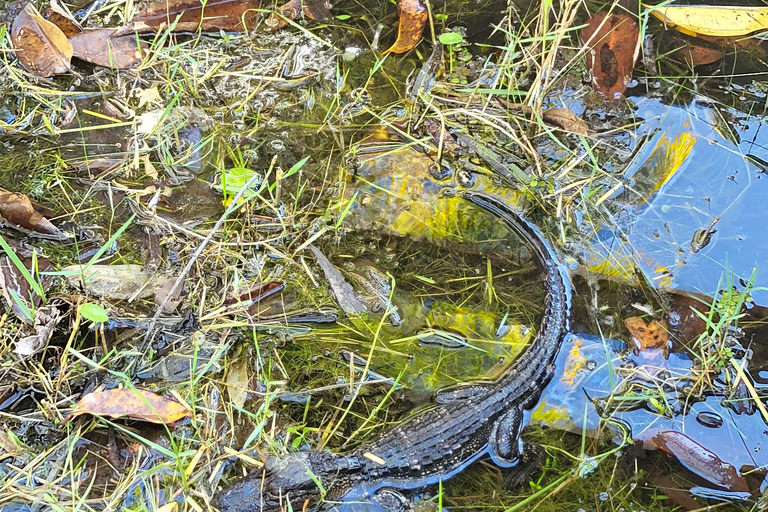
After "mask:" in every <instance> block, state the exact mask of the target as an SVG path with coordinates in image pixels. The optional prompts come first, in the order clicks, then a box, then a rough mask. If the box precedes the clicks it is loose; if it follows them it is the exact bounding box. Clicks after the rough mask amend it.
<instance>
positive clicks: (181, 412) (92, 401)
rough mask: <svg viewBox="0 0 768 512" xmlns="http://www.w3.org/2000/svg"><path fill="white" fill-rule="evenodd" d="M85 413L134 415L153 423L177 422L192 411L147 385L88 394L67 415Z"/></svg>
mask: <svg viewBox="0 0 768 512" xmlns="http://www.w3.org/2000/svg"><path fill="white" fill-rule="evenodd" d="M82 414H92V415H94V416H101V417H106V418H123V417H127V418H132V419H136V420H142V421H149V422H150V423H173V422H174V421H177V420H180V419H182V418H186V417H187V416H189V414H190V411H189V410H188V409H187V408H186V407H184V406H183V405H181V404H180V403H178V402H174V401H172V400H168V399H167V398H163V397H161V396H160V395H157V394H155V393H152V392H151V391H145V390H143V389H110V390H107V391H96V392H93V393H90V394H88V395H85V396H84V397H83V398H81V399H80V401H79V402H77V405H75V409H74V410H73V411H72V413H71V414H70V415H69V417H68V418H67V421H70V420H71V419H72V418H74V417H76V416H80V415H82Z"/></svg>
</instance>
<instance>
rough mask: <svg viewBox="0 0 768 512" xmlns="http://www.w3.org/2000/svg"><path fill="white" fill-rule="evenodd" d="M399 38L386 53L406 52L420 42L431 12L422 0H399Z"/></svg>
mask: <svg viewBox="0 0 768 512" xmlns="http://www.w3.org/2000/svg"><path fill="white" fill-rule="evenodd" d="M397 13H398V17H399V21H398V25H397V39H396V40H395V44H393V45H392V46H390V47H389V49H388V50H386V51H384V53H385V54H386V53H390V52H392V53H405V52H407V51H408V50H410V49H411V48H413V47H414V46H416V43H418V42H419V39H421V34H422V33H423V32H424V27H426V26H427V19H428V18H429V12H428V11H427V7H426V6H425V5H424V2H423V1H422V0H398V2H397Z"/></svg>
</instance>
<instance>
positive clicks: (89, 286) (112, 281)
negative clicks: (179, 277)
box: [62, 265, 173, 300]
mask: <svg viewBox="0 0 768 512" xmlns="http://www.w3.org/2000/svg"><path fill="white" fill-rule="evenodd" d="M82 269H83V267H82V266H80V265H69V266H67V267H64V268H63V269H62V272H64V273H65V274H64V275H65V276H66V278H67V279H68V280H69V282H70V283H72V284H73V285H75V286H83V282H82V277H83V275H82V274H83V272H82ZM84 274H85V285H84V287H85V289H86V290H87V291H88V293H90V294H92V295H95V296H97V297H108V298H110V299H116V300H129V299H146V298H148V297H152V296H156V294H158V293H162V292H163V290H165V289H166V287H167V282H168V281H171V283H172V282H173V279H171V278H167V277H164V276H161V275H157V274H150V273H149V272H147V271H146V270H144V268H143V267H142V266H141V265H91V266H90V267H88V269H87V270H85V272H84ZM166 293H167V292H166Z"/></svg>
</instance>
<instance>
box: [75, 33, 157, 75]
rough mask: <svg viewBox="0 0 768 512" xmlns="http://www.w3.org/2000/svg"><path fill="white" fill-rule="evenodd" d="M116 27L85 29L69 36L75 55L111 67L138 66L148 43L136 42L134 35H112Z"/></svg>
mask: <svg viewBox="0 0 768 512" xmlns="http://www.w3.org/2000/svg"><path fill="white" fill-rule="evenodd" d="M116 31H117V29H114V28H100V29H96V30H85V31H83V32H80V33H79V34H75V35H73V36H71V37H70V38H69V42H70V43H72V51H73V55H74V56H75V57H77V58H78V59H80V60H84V61H86V62H90V63H91V64H96V65H97V66H102V67H105V68H111V69H129V68H133V67H136V66H138V65H139V64H140V63H141V59H142V57H143V56H144V55H145V54H146V52H147V51H148V47H147V45H146V43H143V42H142V43H140V45H139V46H137V44H136V38H135V37H134V36H132V35H127V36H123V37H112V35H113V34H114V33H115V32H116Z"/></svg>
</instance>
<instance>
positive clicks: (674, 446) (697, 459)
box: [643, 430, 749, 492]
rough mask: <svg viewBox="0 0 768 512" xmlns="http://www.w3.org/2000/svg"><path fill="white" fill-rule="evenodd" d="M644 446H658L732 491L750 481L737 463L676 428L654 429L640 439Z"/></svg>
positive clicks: (694, 470)
mask: <svg viewBox="0 0 768 512" xmlns="http://www.w3.org/2000/svg"><path fill="white" fill-rule="evenodd" d="M643 448H645V449H646V450H654V449H659V450H663V451H665V452H667V453H669V454H670V455H672V456H674V457H675V458H677V460H679V461H680V463H681V464H683V466H685V467H686V468H687V469H689V470H690V471H692V472H694V473H696V474H697V475H699V476H700V477H701V478H704V479H705V480H707V481H708V482H711V483H713V484H715V485H716V486H718V487H722V488H724V489H727V490H728V491H731V492H749V485H748V484H747V481H746V480H745V479H744V477H743V476H742V475H740V474H739V472H738V470H737V469H736V467H734V466H733V464H731V463H730V462H727V461H724V460H722V459H721V458H720V457H718V456H717V454H715V453H714V452H712V451H711V450H710V449H708V448H707V447H705V446H702V445H700V444H699V443H697V442H696V441H694V440H693V439H691V438H690V437H688V436H687V435H685V434H683V433H682V432H678V431H676V430H662V431H658V432H656V433H655V434H654V435H653V437H651V438H650V439H644V440H643Z"/></svg>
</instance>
